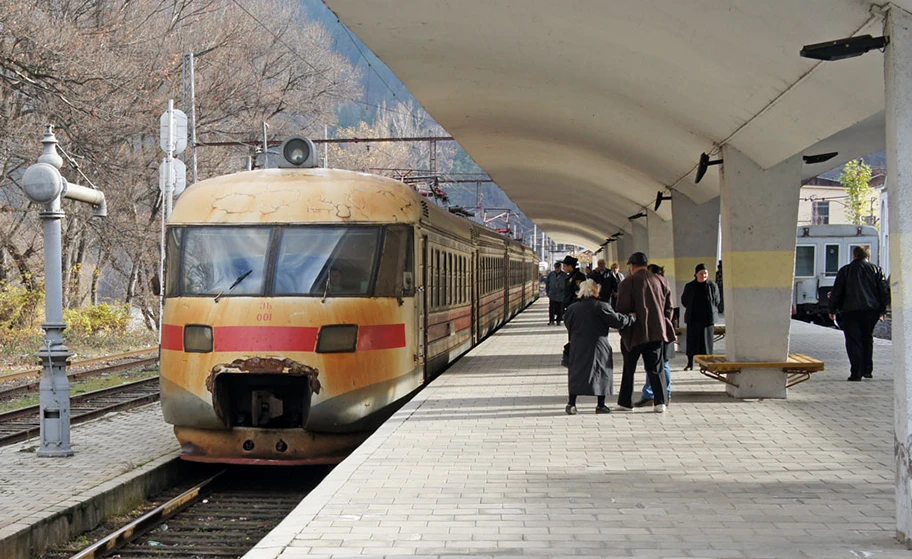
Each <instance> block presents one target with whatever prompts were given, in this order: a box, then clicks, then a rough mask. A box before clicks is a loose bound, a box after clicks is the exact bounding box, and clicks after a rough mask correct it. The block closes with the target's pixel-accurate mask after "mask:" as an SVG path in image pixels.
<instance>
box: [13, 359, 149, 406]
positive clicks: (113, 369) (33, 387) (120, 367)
mask: <svg viewBox="0 0 912 559" xmlns="http://www.w3.org/2000/svg"><path fill="white" fill-rule="evenodd" d="M149 352H150V350H148V349H143V350H138V351H132V352H129V353H123V354H120V355H112V356H110V357H104V358H99V359H91V360H88V361H80V362H77V363H73V364H72V365H70V367H73V368H76V367H80V368H81V367H89V368H88V369H86V370H84V371H76V372H72V373H68V374H67V378H68V379H70V382H72V381H74V380H80V379H84V378H88V377H94V376H100V375H104V374H111V373H117V372H120V371H126V370H129V369H135V368H138V367H146V366H150V365H154V364H155V363H157V362H158V356H157V355H156V356H150V357H142V356H143V355H147V354H148V353H149ZM135 357H139V359H134V358H135ZM124 359H126V361H123V362H121V363H114V364H110V365H104V366H102V367H92V366H93V365H95V364H97V363H104V362H109V361H122V360H124ZM41 372H42V371H41V370H40V369H38V370H34V371H23V372H20V373H14V374H10V375H4V376H0V383H4V384H5V383H7V381H13V382H15V381H20V382H21V381H22V380H24V379H28V378H40V376H41ZM10 384H12V382H10ZM39 384H40V381H38V380H35V381H32V382H26V383H22V384H17V385H15V386H11V387H9V388H2V389H0V401H3V400H8V399H10V398H13V397H16V396H21V395H22V394H27V393H29V392H36V391H37V390H38V389H39ZM0 386H2V384H0Z"/></svg>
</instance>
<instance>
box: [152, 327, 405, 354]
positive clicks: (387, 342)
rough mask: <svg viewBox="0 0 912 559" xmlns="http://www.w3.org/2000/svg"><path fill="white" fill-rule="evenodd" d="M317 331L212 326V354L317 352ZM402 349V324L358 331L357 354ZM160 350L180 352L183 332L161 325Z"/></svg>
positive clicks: (302, 328)
mask: <svg viewBox="0 0 912 559" xmlns="http://www.w3.org/2000/svg"><path fill="white" fill-rule="evenodd" d="M319 330H320V329H319V328H316V327H313V326H216V327H214V328H213V332H212V336H213V338H214V340H213V345H214V348H213V350H214V351H226V352H242V351H301V352H312V351H315V350H316V348H317V334H318V333H319ZM402 347H406V340H405V324H380V325H376V326H359V327H358V348H357V349H358V351H371V350H377V349H395V348H402ZM162 349H167V350H173V351H183V349H184V328H183V326H175V325H173V324H165V325H164V328H163V329H162Z"/></svg>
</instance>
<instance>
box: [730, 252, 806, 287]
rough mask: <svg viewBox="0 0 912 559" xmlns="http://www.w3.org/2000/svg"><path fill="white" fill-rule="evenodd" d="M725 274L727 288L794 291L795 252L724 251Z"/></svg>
mask: <svg viewBox="0 0 912 559" xmlns="http://www.w3.org/2000/svg"><path fill="white" fill-rule="evenodd" d="M722 271H723V274H724V276H723V280H724V283H725V285H726V286H728V287H731V288H739V287H740V288H746V287H750V288H779V289H784V288H789V289H791V287H792V284H793V282H794V272H795V251H794V250H767V251H761V250H758V251H740V252H739V251H730V252H724V251H723V252H722Z"/></svg>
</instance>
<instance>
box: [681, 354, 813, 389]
mask: <svg viewBox="0 0 912 559" xmlns="http://www.w3.org/2000/svg"><path fill="white" fill-rule="evenodd" d="M694 361H695V362H696V363H697V365H699V366H700V373H701V374H703V375H704V376H707V377H709V378H711V379H715V380H718V381H720V382H724V383H725V384H730V385H732V386H738V383H737V382H735V381H734V380H733V379H730V378H728V377H727V376H724V375H730V374H737V373H740V372H741V369H779V370H781V371H782V372H784V373H785V374H786V375H788V380H787V381H786V383H785V387H786V388H791V387H792V386H795V385H796V384H800V383H802V382H804V381H806V380H808V379H809V378H811V374H813V373H819V372H820V371H822V370H823V361H820V360H818V359H814V358H813V357H808V356H807V355H802V354H800V353H792V354H789V356H788V360H787V361H785V362H780V363H776V362H766V361H749V362H735V361H729V360H727V359H726V358H725V356H724V355H695V356H694Z"/></svg>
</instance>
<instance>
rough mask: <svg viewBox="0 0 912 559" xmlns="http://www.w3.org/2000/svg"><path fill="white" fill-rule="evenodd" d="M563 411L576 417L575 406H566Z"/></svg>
mask: <svg viewBox="0 0 912 559" xmlns="http://www.w3.org/2000/svg"><path fill="white" fill-rule="evenodd" d="M564 411H565V412H567V415H576V406H567V407H566V408H564Z"/></svg>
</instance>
